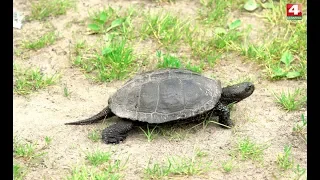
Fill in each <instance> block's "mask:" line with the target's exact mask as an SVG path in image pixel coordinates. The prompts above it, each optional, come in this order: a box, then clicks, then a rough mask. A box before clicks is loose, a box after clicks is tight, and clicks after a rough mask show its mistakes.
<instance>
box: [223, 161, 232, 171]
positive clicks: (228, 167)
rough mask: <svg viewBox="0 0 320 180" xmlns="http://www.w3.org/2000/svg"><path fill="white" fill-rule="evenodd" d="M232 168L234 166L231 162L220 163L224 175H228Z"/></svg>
mask: <svg viewBox="0 0 320 180" xmlns="http://www.w3.org/2000/svg"><path fill="white" fill-rule="evenodd" d="M234 166H235V165H234V162H233V160H228V161H224V162H223V163H222V169H223V171H224V172H226V173H230V172H231V171H232V169H233V168H234Z"/></svg>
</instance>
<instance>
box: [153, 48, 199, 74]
mask: <svg viewBox="0 0 320 180" xmlns="http://www.w3.org/2000/svg"><path fill="white" fill-rule="evenodd" d="M156 56H157V58H158V59H159V60H158V64H157V68H160V69H162V68H185V69H188V70H190V71H193V72H197V73H202V68H203V64H201V65H192V64H191V63H190V62H189V63H188V64H186V65H184V64H183V63H182V62H181V61H180V59H179V58H178V57H175V56H173V55H170V54H163V53H162V52H161V51H157V52H156Z"/></svg>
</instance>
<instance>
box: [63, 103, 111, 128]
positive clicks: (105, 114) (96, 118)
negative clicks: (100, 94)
mask: <svg viewBox="0 0 320 180" xmlns="http://www.w3.org/2000/svg"><path fill="white" fill-rule="evenodd" d="M112 116H114V114H113V113H112V112H111V109H110V108H109V106H107V107H106V108H104V109H103V110H102V111H100V112H99V113H98V114H96V115H94V116H92V117H90V118H88V119H85V120H80V121H75V122H69V123H65V125H85V124H92V123H97V122H99V121H100V120H102V119H104V118H109V117H112Z"/></svg>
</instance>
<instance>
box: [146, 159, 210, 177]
mask: <svg viewBox="0 0 320 180" xmlns="http://www.w3.org/2000/svg"><path fill="white" fill-rule="evenodd" d="M211 164H212V162H210V161H203V159H202V157H197V156H194V157H192V158H188V157H171V158H167V162H166V164H160V163H154V164H152V165H151V164H150V162H149V163H148V165H147V167H146V168H145V171H144V173H145V177H146V178H147V179H162V178H165V177H172V176H177V175H178V176H180V177H181V176H196V175H202V174H205V173H206V172H208V171H209V170H210V169H211Z"/></svg>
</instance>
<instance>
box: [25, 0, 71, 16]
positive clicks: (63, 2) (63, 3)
mask: <svg viewBox="0 0 320 180" xmlns="http://www.w3.org/2000/svg"><path fill="white" fill-rule="evenodd" d="M72 6H73V2H72V1H70V0H52V1H47V0H40V1H36V2H33V3H32V4H31V14H30V16H29V17H28V19H29V20H44V19H46V18H47V17H50V16H59V15H63V14H66V12H67V10H68V9H69V8H71V7H72Z"/></svg>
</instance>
